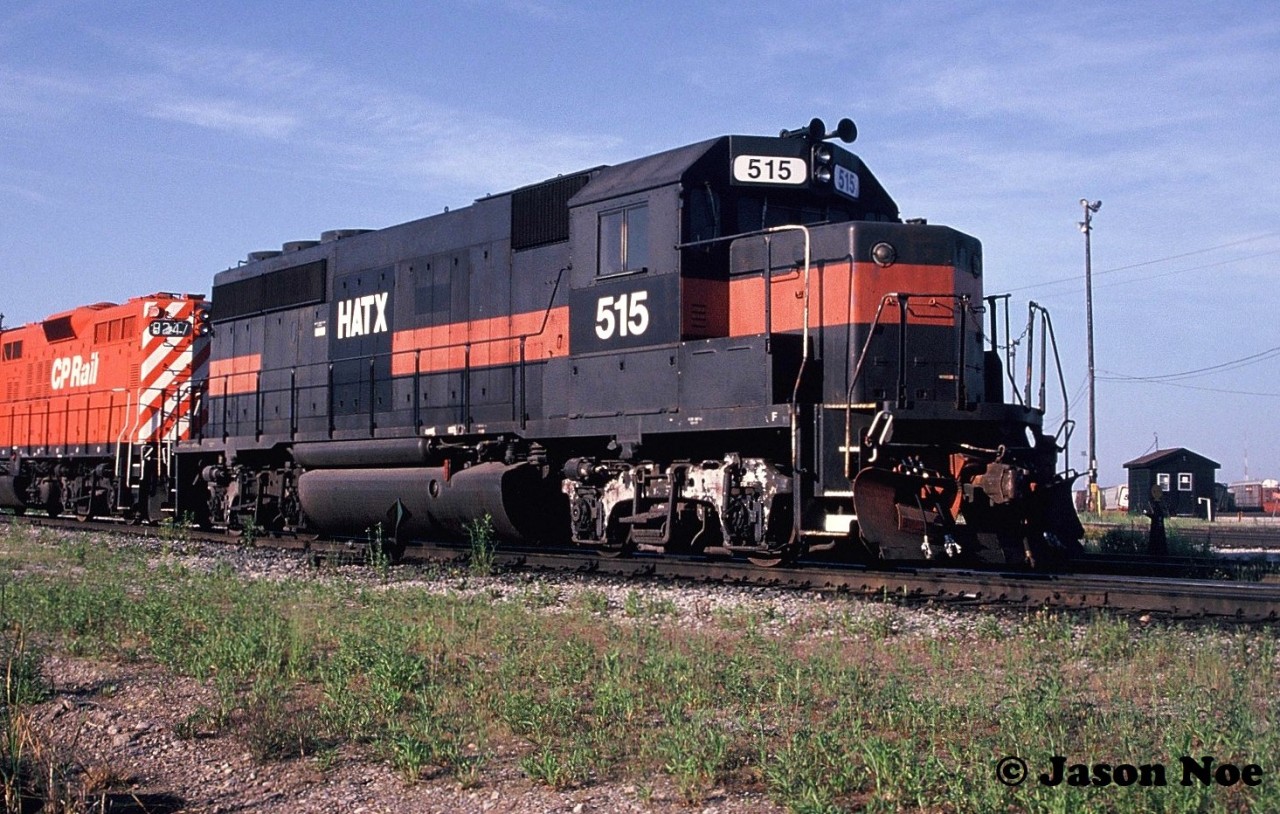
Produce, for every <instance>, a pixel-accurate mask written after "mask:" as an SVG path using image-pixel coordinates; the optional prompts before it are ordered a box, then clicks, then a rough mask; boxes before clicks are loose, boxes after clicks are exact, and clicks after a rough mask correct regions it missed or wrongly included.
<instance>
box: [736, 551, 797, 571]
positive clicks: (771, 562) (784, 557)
mask: <svg viewBox="0 0 1280 814" xmlns="http://www.w3.org/2000/svg"><path fill="white" fill-rule="evenodd" d="M795 561H796V558H795V557H794V556H793V555H791V554H782V553H780V554H778V555H777V556H773V557H771V556H768V555H757V556H753V557H747V562H749V563H751V564H752V565H754V566H756V567H758V568H778V567H779V566H783V565H791V564H792V563H793V562H795Z"/></svg>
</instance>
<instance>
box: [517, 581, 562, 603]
mask: <svg viewBox="0 0 1280 814" xmlns="http://www.w3.org/2000/svg"><path fill="white" fill-rule="evenodd" d="M521 599H522V600H523V601H524V604H525V605H526V606H527V607H529V608H532V609H534V610H539V609H541V608H551V607H555V606H556V605H559V604H560V589H559V588H556V587H555V586H554V585H548V584H547V583H545V582H539V583H538V584H536V585H534V586H533V587H531V588H528V589H526V590H524V591H523V592H521Z"/></svg>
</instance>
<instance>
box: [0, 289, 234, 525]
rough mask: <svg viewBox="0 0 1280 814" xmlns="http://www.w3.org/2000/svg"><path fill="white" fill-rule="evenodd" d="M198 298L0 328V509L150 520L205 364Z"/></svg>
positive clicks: (153, 299) (88, 309)
mask: <svg viewBox="0 0 1280 814" xmlns="http://www.w3.org/2000/svg"><path fill="white" fill-rule="evenodd" d="M207 325H208V310H207V306H206V305H205V303H204V302H203V297H198V296H196V297H192V296H181V295H177V294H151V295H149V296H146V297H137V298H135V299H131V300H129V301H128V302H126V303H124V304H122V305H116V304H115V303H105V302H104V303H98V304H96V305H89V306H85V307H83V308H77V309H75V310H73V311H67V312H65V313H61V314H55V315H54V316H51V317H49V318H48V319H46V320H44V321H43V322H38V323H33V324H31V325H25V326H23V327H20V328H13V329H9V330H5V331H3V332H2V333H0V397H3V398H0V450H4V451H5V453H6V455H5V457H6V458H7V460H6V461H3V462H0V506H4V507H8V508H11V509H14V510H16V511H17V512H19V513H22V512H24V511H26V510H27V508H29V507H35V508H37V509H39V510H41V511H45V512H48V513H49V514H50V515H58V514H61V513H62V512H64V511H73V512H75V514H76V515H77V516H78V517H81V518H84V519H87V518H90V517H93V516H95V515H110V514H115V513H119V514H123V515H125V516H128V517H131V518H136V519H140V520H158V519H160V517H161V507H162V506H163V505H169V506H172V505H173V501H174V496H173V494H172V489H173V488H174V486H175V485H176V484H175V482H174V475H175V457H174V454H175V451H174V445H175V444H176V443H177V442H178V441H180V440H182V439H185V438H189V437H190V435H191V430H192V427H193V426H194V425H195V423H196V422H198V420H199V419H198V414H197V410H196V405H197V401H196V396H197V393H198V392H199V387H202V386H203V384H204V381H205V378H206V376H207V372H208V360H209V341H208V335H207Z"/></svg>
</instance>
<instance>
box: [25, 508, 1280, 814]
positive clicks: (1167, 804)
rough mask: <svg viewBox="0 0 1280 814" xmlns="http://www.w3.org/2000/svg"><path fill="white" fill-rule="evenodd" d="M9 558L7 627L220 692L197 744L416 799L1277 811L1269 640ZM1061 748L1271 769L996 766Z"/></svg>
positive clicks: (1053, 619)
mask: <svg viewBox="0 0 1280 814" xmlns="http://www.w3.org/2000/svg"><path fill="white" fill-rule="evenodd" d="M0 542H2V543H3V544H2V545H0V580H3V581H4V582H3V584H4V589H3V592H2V594H0V613H2V614H3V623H4V626H5V629H11V630H16V629H19V628H20V629H22V630H25V631H41V633H42V636H43V639H42V641H41V642H40V643H39V647H40V648H44V649H47V650H57V651H61V652H68V653H73V654H86V655H92V656H93V657H95V658H104V659H125V658H128V659H142V660H145V661H148V662H154V663H157V664H160V665H163V666H165V667H167V668H168V669H170V670H172V671H173V672H174V673H177V674H181V675H186V676H191V677H194V678H197V679H200V680H203V681H205V682H207V684H208V685H209V686H210V687H211V688H213V689H214V690H215V691H216V693H215V698H216V702H215V704H214V705H213V706H210V707H208V708H206V709H203V710H201V712H200V714H199V715H198V716H195V718H194V719H193V720H190V721H187V722H185V724H186V728H187V729H188V730H189V734H190V736H193V737H194V736H201V735H209V734H220V735H223V736H230V737H236V738H240V739H242V740H243V742H244V743H245V744H246V746H247V747H248V751H250V752H251V753H252V754H254V756H255V757H256V758H257V759H258V760H262V761H268V760H289V759H295V758H299V757H310V758H313V759H315V760H317V761H321V760H325V756H326V755H332V754H333V753H334V750H335V749H336V748H337V747H338V746H339V745H340V744H344V743H357V744H361V745H362V746H363V748H365V749H367V750H368V753H369V754H370V755H371V756H374V757H376V758H379V759H382V760H385V761H387V763H388V765H390V766H392V767H393V768H394V770H395V771H396V772H398V773H399V774H401V775H402V776H403V777H404V778H405V779H406V780H408V781H411V782H413V781H418V780H421V779H426V778H439V777H443V778H448V779H450V780H451V781H452V782H456V783H458V784H461V785H463V786H464V787H468V788H469V787H472V786H475V785H483V784H484V783H485V782H486V776H487V772H489V771H490V770H491V768H492V766H493V763H494V760H495V758H494V755H495V754H497V753H499V752H502V753H504V754H506V753H508V752H510V751H511V750H512V749H514V750H515V751H516V753H517V757H516V758H515V760H516V762H517V764H518V766H519V768H520V769H521V770H522V771H523V772H524V773H525V775H526V776H527V777H528V778H529V779H530V781H531V782H534V783H540V784H546V785H548V786H550V787H553V788H558V789H563V788H573V787H578V786H589V785H590V784H593V783H597V782H603V781H625V782H627V783H630V784H632V785H635V786H637V788H643V789H644V792H645V794H652V785H651V784H652V782H653V778H655V777H659V776H665V777H666V778H668V779H669V781H670V783H671V784H672V785H673V786H674V788H675V789H676V790H677V791H678V793H680V794H681V795H683V796H684V797H685V798H686V799H687V800H688V801H689V802H690V803H692V804H695V805H696V804H698V803H699V802H700V801H702V800H703V799H704V798H705V797H706V795H707V794H708V793H709V792H710V791H711V790H713V789H716V788H727V789H729V790H731V791H732V790H741V789H751V790H755V791H758V792H762V793H764V794H766V795H767V796H768V797H769V798H771V799H772V800H774V801H776V802H777V803H779V804H781V805H783V806H785V807H787V808H789V809H790V810H793V811H797V812H827V811H844V810H870V811H899V810H908V811H912V810H915V811H930V812H949V811H995V810H1005V811H1009V810H1013V811H1044V812H1052V811H1065V810H1070V811H1083V812H1094V811H1096V812H1114V811H1118V812H1127V811H1147V810H1157V811H1164V810H1168V811H1175V810H1176V811H1196V810H1201V811H1244V810H1258V811H1262V810H1273V811H1274V810H1280V779H1278V778H1276V777H1274V776H1273V775H1272V774H1271V773H1272V772H1275V771H1276V770H1277V768H1278V767H1277V766H1276V765H1275V763H1274V761H1275V757H1274V756H1275V755H1277V754H1280V729H1278V728H1277V726H1276V722H1277V717H1276V713H1277V710H1278V709H1280V694H1277V692H1276V686H1277V684H1276V682H1277V678H1280V676H1277V667H1276V663H1277V655H1278V653H1280V646H1278V643H1277V640H1276V633H1275V631H1274V630H1271V629H1262V630H1230V629H1228V630H1221V631H1220V630H1212V629H1209V630H1193V629H1182V628H1179V627H1176V626H1158V625H1151V626H1145V625H1140V624H1138V623H1136V622H1132V621H1129V620H1127V619H1123V618H1116V617H1113V616H1109V615H1105V614H1097V615H1086V616H1078V617H1068V616H1063V615H1060V614H1055V613H1031V614H1026V615H1025V616H1020V617H1009V616H1003V617H991V616H980V617H978V618H977V620H976V621H975V622H973V623H972V624H970V625H968V627H969V628H971V629H969V630H958V629H950V628H949V627H948V625H947V622H946V621H945V619H946V618H947V617H940V620H942V621H940V622H939V626H940V627H941V629H940V630H939V631H937V632H936V633H934V634H931V635H921V634H918V633H911V632H907V630H906V629H905V628H904V626H903V625H902V621H903V619H904V618H905V617H906V615H907V614H909V613H911V612H910V611H908V610H905V609H903V608H900V607H899V606H896V605H892V604H872V605H870V606H864V605H861V604H859V603H857V602H856V601H850V602H849V603H848V604H844V602H843V600H837V601H830V602H826V603H824V608H823V609H822V611H820V612H816V613H815V614H814V615H813V616H812V617H811V618H810V621H808V622H803V623H801V624H796V625H790V626H788V625H783V624H775V623H774V617H775V614H774V612H773V611H772V610H771V609H768V608H766V609H765V610H763V611H760V612H758V613H757V612H752V611H750V610H748V609H745V608H744V609H743V610H742V611H741V612H738V613H723V614H718V615H717V616H716V617H715V618H713V619H711V620H710V621H709V624H707V626H706V628H705V630H698V629H694V628H692V627H691V626H690V625H689V624H688V622H689V620H687V619H684V618H682V617H681V616H680V614H679V613H677V611H676V608H675V606H674V604H673V603H671V602H670V601H669V600H653V599H646V598H644V597H643V596H642V595H641V594H640V593H638V592H636V593H633V594H631V595H629V596H628V597H627V598H626V600H625V601H624V602H623V603H622V606H621V607H616V606H615V607H612V608H610V606H609V603H608V602H607V601H606V600H605V599H604V597H603V595H602V594H600V593H599V592H598V591H592V590H590V589H588V591H587V592H585V593H584V594H582V595H581V597H580V598H579V599H578V601H561V597H560V596H559V594H558V593H557V592H556V591H555V590H553V589H550V588H545V587H543V586H537V587H533V588H530V589H528V590H525V591H517V592H513V596H512V597H511V599H510V600H508V601H500V602H495V601H494V600H493V598H492V596H491V595H488V594H482V595H477V596H463V595H452V594H435V593H429V592H427V591H425V590H422V589H418V588H398V589H388V588H387V587H386V586H385V585H380V586H378V587H377V588H361V587H353V586H351V585H350V584H348V583H342V582H339V581H337V580H335V581H333V582H332V583H329V582H326V581H324V580H314V579H312V580H305V581H283V582H265V581H259V582H246V581H244V580H242V579H240V578H238V577H237V576H235V575H234V574H232V573H230V572H229V571H228V570H227V569H225V568H224V569H215V570H214V571H213V572H211V573H195V572H192V571H188V570H185V569H183V568H181V567H177V566H163V565H162V566H155V565H154V564H151V565H149V564H147V563H146V562H145V561H144V560H143V559H142V558H141V557H140V556H138V555H137V554H135V553H131V552H128V551H124V552H117V553H112V552H109V551H107V550H105V549H103V548H97V547H93V546H89V547H84V546H81V547H78V548H77V547H74V546H69V545H61V544H58V543H56V542H54V541H50V540H49V539H44V538H41V539H34V538H31V537H30V536H27V537H21V538H20V535H18V534H16V533H13V532H10V534H9V535H8V536H7V537H6V539H5V540H3V541H0ZM33 562H35V563H39V567H33V566H32V565H31V563H33ZM551 605H555V608H554V611H553V612H552V611H548V607H549V606H551ZM8 652H9V653H10V663H14V662H13V659H14V651H13V649H12V647H11V648H10V650H9V651H8ZM22 652H23V653H28V654H29V653H34V652H37V651H36V650H35V649H32V648H25V649H23V650H22ZM23 658H27V659H28V660H27V661H26V662H23V661H22V660H21V658H20V659H19V661H18V666H19V668H20V669H21V670H22V671H24V674H28V675H29V674H31V671H30V669H29V666H27V667H24V666H22V665H24V664H27V665H29V662H30V658H29V657H26V656H24V657H23ZM39 697H40V696H39V694H38V693H37V694H36V695H34V696H23V701H22V703H25V704H29V703H31V702H33V701H34V700H38V698H39ZM1054 754H1064V755H1067V756H1068V757H1069V758H1070V759H1071V760H1073V761H1074V760H1082V761H1089V762H1093V761H1106V762H1111V763H1120V762H1133V763H1143V762H1153V761H1157V762H1164V763H1166V764H1169V765H1171V766H1173V765H1176V764H1177V759H1178V757H1180V756H1182V755H1184V754H1185V755H1192V756H1196V757H1199V756H1200V755H1213V756H1215V757H1216V758H1217V759H1218V760H1219V761H1235V762H1237V763H1240V764H1243V763H1249V762H1256V763H1260V764H1262V765H1263V767H1264V769H1265V770H1266V771H1267V772H1268V774H1267V775H1266V776H1265V778H1264V782H1263V784H1262V785H1260V786H1257V787H1244V786H1233V787H1230V788H1223V787H1216V786H1215V787H1211V788H1208V789H1204V788H1200V787H1199V786H1195V787H1183V786H1181V785H1178V784H1177V782H1176V779H1175V781H1174V782H1173V784H1171V785H1170V786H1168V787H1165V788H1160V789H1138V788H1136V787H1135V788H1117V787H1109V788H1098V789H1093V788H1089V789H1076V788H1070V789H1068V788H1065V787H1058V788H1048V787H1044V786H1041V785H1040V784H1038V783H1035V782H1031V783H1028V784H1026V785H1025V786H1023V787H1020V788H1013V789H1011V788H1008V787H1006V786H1004V785H1002V784H1000V783H999V782H997V781H996V778H995V765H996V761H997V760H998V759H999V758H1000V757H1001V756H1004V755H1018V756H1021V757H1022V758H1024V759H1026V760H1027V762H1028V763H1029V764H1030V766H1031V769H1032V772H1033V773H1036V772H1039V771H1043V770H1044V769H1045V768H1047V766H1048V765H1049V759H1050V757H1051V756H1052V755H1054Z"/></svg>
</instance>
